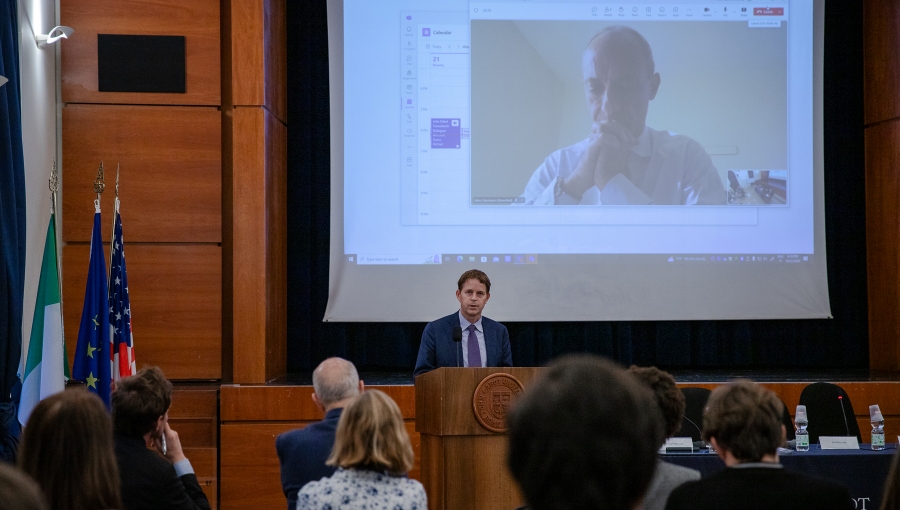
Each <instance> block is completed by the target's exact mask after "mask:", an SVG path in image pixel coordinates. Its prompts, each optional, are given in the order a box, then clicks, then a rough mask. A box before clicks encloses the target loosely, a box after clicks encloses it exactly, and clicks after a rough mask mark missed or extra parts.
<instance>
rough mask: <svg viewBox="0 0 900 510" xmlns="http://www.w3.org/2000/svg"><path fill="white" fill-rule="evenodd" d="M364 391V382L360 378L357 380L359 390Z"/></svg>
mask: <svg viewBox="0 0 900 510" xmlns="http://www.w3.org/2000/svg"><path fill="white" fill-rule="evenodd" d="M364 391H366V384H365V383H364V382H363V380H362V379H360V380H359V392H360V393H362V392H364Z"/></svg>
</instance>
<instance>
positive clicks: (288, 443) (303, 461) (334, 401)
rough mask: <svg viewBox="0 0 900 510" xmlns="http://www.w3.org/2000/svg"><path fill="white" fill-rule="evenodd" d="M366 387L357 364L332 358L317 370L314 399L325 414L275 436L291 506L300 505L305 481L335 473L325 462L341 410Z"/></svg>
mask: <svg viewBox="0 0 900 510" xmlns="http://www.w3.org/2000/svg"><path fill="white" fill-rule="evenodd" d="M363 387H364V386H363V381H361V380H359V374H357V372H356V367H355V366H353V363H350V362H349V361H347V360H345V359H341V358H328V359H326V360H325V361H323V362H322V363H320V364H319V366H318V367H316V369H315V371H313V394H312V401H313V402H314V403H315V404H316V407H318V408H319V409H320V410H321V411H322V412H323V413H325V418H324V419H323V420H322V421H320V422H316V423H313V424H311V425H307V426H306V427H304V428H302V429H295V430H291V431H288V432H285V433H284V434H281V435H279V436H278V438H277V439H276V440H275V450H277V451H278V460H279V462H280V463H281V488H282V489H283V490H284V495H285V497H287V503H288V509H289V510H292V509H294V508H296V507H297V492H298V491H299V490H300V489H301V488H303V486H304V485H306V484H307V483H309V482H312V481H314V480H320V479H322V478H324V477H328V476H331V475H332V474H334V471H335V468H334V467H332V466H326V465H325V461H326V460H327V459H328V456H329V455H331V448H332V447H333V446H334V432H335V430H336V429H337V424H338V420H339V419H340V417H341V411H343V410H344V407H345V406H346V405H347V404H349V403H350V401H351V400H353V399H354V398H355V397H356V396H358V395H359V394H360V393H362V391H363Z"/></svg>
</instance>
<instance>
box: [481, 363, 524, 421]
mask: <svg viewBox="0 0 900 510" xmlns="http://www.w3.org/2000/svg"><path fill="white" fill-rule="evenodd" d="M524 391H525V387H524V386H522V383H521V382H519V380H518V379H516V378H515V377H513V376H511V375H509V374H504V373H499V374H491V375H489V376H487V377H485V378H484V379H482V380H481V382H480V383H478V387H477V388H475V394H474V395H473V398H472V406H473V408H474V410H475V418H476V419H477V420H478V423H480V424H481V426H482V427H484V428H486V429H488V430H490V431H491V432H506V430H507V426H506V413H508V412H509V407H510V406H511V405H512V403H513V402H515V401H516V399H517V398H519V397H520V396H522V393H523V392H524Z"/></svg>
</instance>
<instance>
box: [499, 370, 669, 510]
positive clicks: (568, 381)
mask: <svg viewBox="0 0 900 510" xmlns="http://www.w3.org/2000/svg"><path fill="white" fill-rule="evenodd" d="M659 422H660V419H659V411H658V409H657V406H656V404H655V402H654V401H653V397H652V396H651V394H650V392H649V390H647V389H646V388H644V387H643V386H641V385H640V384H639V383H638V382H637V381H636V380H635V379H634V378H633V377H631V376H629V375H628V374H626V373H625V371H624V370H623V369H622V368H620V367H618V366H617V365H614V364H613V363H611V362H609V361H606V360H604V359H602V358H598V357H596V356H588V355H578V356H566V357H563V358H560V359H559V360H557V361H555V362H554V363H552V364H551V365H550V366H549V367H548V368H547V370H546V371H545V372H544V373H543V374H542V376H541V377H540V379H538V380H537V381H536V382H535V383H534V384H533V386H532V387H531V388H529V389H527V390H526V392H525V395H523V396H522V398H521V399H520V400H519V401H518V402H516V403H515V404H514V405H513V408H512V409H511V411H510V413H509V414H508V415H507V423H508V425H509V457H508V463H509V467H510V470H511V471H512V474H513V476H514V477H515V478H516V480H517V481H518V483H519V486H520V487H521V489H522V491H523V493H524V494H525V499H526V500H527V501H528V504H529V507H530V508H532V509H533V510H548V509H570V510H580V509H585V510H586V509H595V510H620V509H631V508H634V507H635V505H636V504H637V503H638V502H639V501H641V498H642V497H643V496H644V493H645V492H646V491H647V487H648V485H649V483H650V479H651V478H652V477H653V473H654V470H655V469H656V450H657V448H658V444H657V441H656V440H657V438H658V437H660V436H661V434H662V431H661V426H660V423H659Z"/></svg>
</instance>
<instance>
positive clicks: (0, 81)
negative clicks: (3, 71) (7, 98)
mask: <svg viewBox="0 0 900 510" xmlns="http://www.w3.org/2000/svg"><path fill="white" fill-rule="evenodd" d="M8 81H9V80H7V79H6V76H0V87H2V86H4V85H6V82H8Z"/></svg>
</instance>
